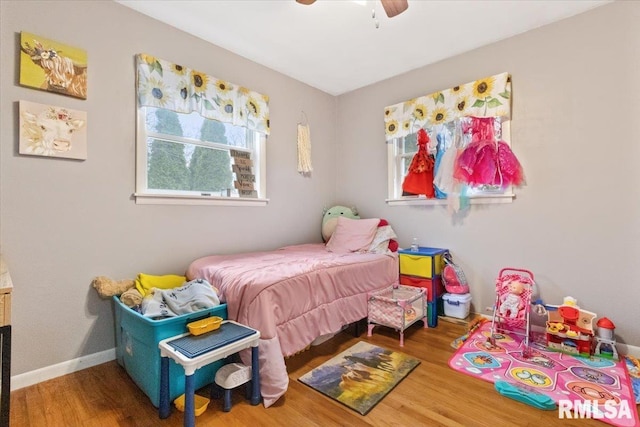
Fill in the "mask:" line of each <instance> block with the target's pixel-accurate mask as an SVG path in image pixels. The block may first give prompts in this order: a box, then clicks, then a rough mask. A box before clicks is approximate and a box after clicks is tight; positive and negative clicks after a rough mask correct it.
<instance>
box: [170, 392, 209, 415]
mask: <svg viewBox="0 0 640 427" xmlns="http://www.w3.org/2000/svg"><path fill="white" fill-rule="evenodd" d="M184 400H185V397H184V394H181V395H180V396H178V397H177V398H176V400H174V401H173V404H174V405H176V408H177V409H178V411H180V412H184V405H185V402H184ZM210 401H211V400H210V399H208V398H206V397H204V396H200V395H197V394H195V395H194V396H193V407H194V409H195V411H194V412H195V414H196V417H197V416H198V415H202V413H203V412H204V411H206V410H207V406H208V405H209V402H210Z"/></svg>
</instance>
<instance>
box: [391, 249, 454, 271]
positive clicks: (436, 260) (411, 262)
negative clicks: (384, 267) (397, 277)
mask: <svg viewBox="0 0 640 427" xmlns="http://www.w3.org/2000/svg"><path fill="white" fill-rule="evenodd" d="M446 252H447V250H446V249H436V248H425V247H420V248H419V251H418V252H411V251H408V250H406V251H405V250H400V251H398V254H399V260H400V274H406V275H409V276H418V277H426V278H427V279H431V278H432V277H433V276H439V275H440V274H441V273H442V263H443V261H442V255H443V254H444V253H446Z"/></svg>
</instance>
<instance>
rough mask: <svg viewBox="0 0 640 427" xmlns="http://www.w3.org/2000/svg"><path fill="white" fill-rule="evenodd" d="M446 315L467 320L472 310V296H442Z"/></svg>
mask: <svg viewBox="0 0 640 427" xmlns="http://www.w3.org/2000/svg"><path fill="white" fill-rule="evenodd" d="M442 300H443V305H444V315H445V316H448V317H455V318H458V319H465V318H466V317H467V316H468V315H469V311H470V310H471V294H449V293H446V294H444V295H443V296H442Z"/></svg>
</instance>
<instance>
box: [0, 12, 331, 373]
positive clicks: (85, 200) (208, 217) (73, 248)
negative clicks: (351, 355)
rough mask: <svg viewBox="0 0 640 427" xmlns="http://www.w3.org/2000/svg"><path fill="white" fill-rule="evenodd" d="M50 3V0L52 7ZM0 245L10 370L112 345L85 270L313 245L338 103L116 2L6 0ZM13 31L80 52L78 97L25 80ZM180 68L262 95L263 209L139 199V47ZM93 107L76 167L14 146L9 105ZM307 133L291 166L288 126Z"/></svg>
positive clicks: (168, 265)
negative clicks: (6, 271) (300, 167)
mask: <svg viewBox="0 0 640 427" xmlns="http://www.w3.org/2000/svg"><path fill="white" fill-rule="evenodd" d="M53 5H55V7H53ZM0 12H1V24H2V25H1V27H2V29H1V31H2V33H1V41H2V47H1V51H0V53H1V55H2V56H1V59H2V68H1V73H2V80H1V83H0V84H1V86H0V95H1V98H0V111H1V114H0V129H1V130H0V138H1V144H0V157H1V159H0V171H1V175H0V178H1V187H0V191H1V192H0V215H1V216H0V219H1V222H0V225H1V228H0V242H1V245H2V246H1V250H2V252H3V254H4V255H5V260H6V262H7V264H8V266H9V268H10V271H11V275H12V278H13V281H14V284H15V290H14V299H13V301H14V305H13V316H12V317H13V319H12V321H13V328H14V329H13V331H14V335H13V337H14V340H13V356H14V357H13V364H12V373H13V374H14V375H16V374H21V373H24V372H29V371H33V370H36V369H39V368H43V367H47V366H51V365H54V364H58V363H61V362H65V361H69V360H72V359H75V358H78V357H81V356H86V355H90V354H93V353H97V352H100V351H104V350H108V349H111V348H113V347H114V325H113V313H112V307H111V303H110V302H105V301H102V300H100V299H99V298H98V296H97V294H96V292H95V291H94V290H93V289H90V282H91V279H92V278H93V277H94V276H97V275H107V276H110V277H113V278H133V277H135V275H136V274H137V273H139V272H146V273H149V274H166V273H178V274H179V273H183V272H184V270H185V269H186V267H187V265H188V263H189V262H190V261H191V260H193V259H195V258H197V257H200V256H204V255H208V254H213V253H227V252H236V251H245V250H251V249H264V248H273V247H277V246H281V245H286V244H295V243H302V242H309V241H318V242H319V241H320V226H319V221H320V218H321V215H322V209H323V207H324V206H325V204H329V203H332V201H333V200H334V197H335V181H334V179H335V178H334V170H335V169H334V168H335V166H334V159H335V148H334V147H335V140H336V134H335V102H336V100H335V98H334V97H333V96H330V95H328V94H326V93H323V92H321V91H319V90H317V89H313V88H311V87H310V86H307V85H304V84H302V83H300V82H297V81H295V80H292V79H290V78H288V77H285V76H283V75H282V74H279V73H277V72H275V71H272V70H270V69H267V68H265V67H262V66H260V65H257V64H255V63H253V62H250V61H248V60H246V59H244V58H241V57H239V56H237V55H235V54H233V53H231V52H228V51H226V50H223V49H221V48H218V47H216V46H213V45H211V44H208V43H205V42H204V41H202V40H200V39H197V38H195V37H193V36H190V35H187V34H186V33H183V32H180V31H178V30H176V29H174V28H171V27H169V26H167V25H165V24H162V23H159V22H157V21H154V20H152V19H150V18H148V17H146V16H144V15H141V14H139V13H137V12H135V11H133V10H131V9H129V8H126V7H124V6H121V5H119V4H117V3H114V2H111V1H97V2H96V1H91V2H86V1H81V2H80V1H69V2H62V1H56V2H36V1H27V2H23V1H4V0H3V1H1V2H0ZM20 31H27V32H32V33H35V34H38V35H42V36H44V37H47V38H50V39H53V40H56V41H59V42H63V43H66V44H70V45H74V46H78V47H81V48H83V49H85V50H86V51H87V53H88V57H89V70H88V73H89V76H88V77H89V85H88V99H87V100H86V101H83V100H79V99H75V98H70V97H65V96H61V95H56V94H53V93H49V92H44V91H39V90H34V89H29V88H23V87H21V86H19V85H18V84H17V81H18V68H19V67H18V65H17V59H18V46H19V43H18V39H19V33H20ZM140 52H146V53H149V54H152V55H156V56H158V57H161V58H164V59H167V60H170V61H174V62H177V63H182V64H185V65H188V66H190V67H193V68H195V69H198V70H201V71H203V72H206V73H208V74H210V75H213V76H215V77H219V78H222V79H225V80H228V81H231V82H234V83H238V84H242V85H244V86H247V87H249V88H251V89H254V90H256V91H259V92H261V93H265V94H267V95H269V96H270V97H271V102H270V106H271V124H272V133H271V136H270V138H269V141H268V143H267V144H268V148H267V167H268V173H267V192H268V197H269V198H270V200H271V201H270V203H269V204H268V206H267V207H215V206H150V205H136V204H135V202H134V201H133V200H132V198H131V194H132V193H133V192H134V190H135V176H134V171H135V155H134V153H135V140H134V130H135V128H134V122H135V81H134V78H135V68H134V55H135V54H136V53H140ZM18 100H27V101H32V102H38V103H42V104H51V105H59V106H64V107H68V108H72V109H77V110H83V111H86V112H87V113H88V159H87V160H86V161H84V162H81V161H80V162H79V161H68V160H60V159H51V158H37V157H32V156H20V155H18V154H17V138H18V127H17V122H18V116H17V101H18ZM301 110H304V111H305V113H306V115H307V117H308V120H309V122H310V124H311V129H312V135H313V148H312V155H313V166H314V172H313V177H312V178H303V177H302V176H300V175H299V174H298V173H297V172H296V166H297V163H296V162H297V151H296V124H297V122H298V121H299V119H300V111H301Z"/></svg>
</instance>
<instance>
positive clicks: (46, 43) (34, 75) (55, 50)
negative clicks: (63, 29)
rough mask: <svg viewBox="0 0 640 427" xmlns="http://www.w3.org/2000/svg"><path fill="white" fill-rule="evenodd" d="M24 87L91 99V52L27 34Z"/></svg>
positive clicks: (23, 53)
mask: <svg viewBox="0 0 640 427" xmlns="http://www.w3.org/2000/svg"><path fill="white" fill-rule="evenodd" d="M20 84H21V85H23V86H28V87H32V88H36V89H42V90H46V91H49V92H56V93H60V94H63V95H69V96H74V97H76V98H81V99H87V52H86V51H84V50H82V49H79V48H77V47H72V46H69V45H65V44H62V43H59V42H56V41H54V40H49V39H46V38H44V37H41V36H37V35H35V34H31V33H27V32H24V31H23V32H22V33H20Z"/></svg>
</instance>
